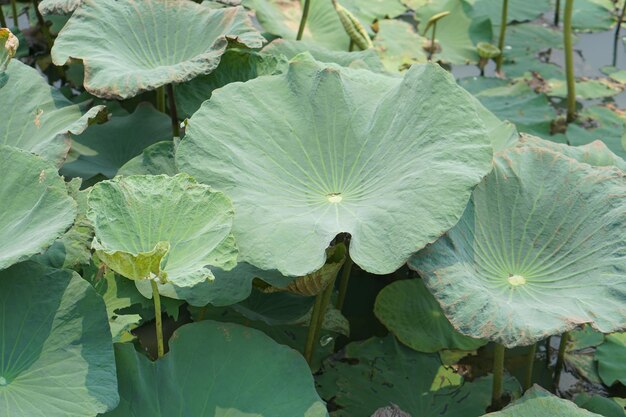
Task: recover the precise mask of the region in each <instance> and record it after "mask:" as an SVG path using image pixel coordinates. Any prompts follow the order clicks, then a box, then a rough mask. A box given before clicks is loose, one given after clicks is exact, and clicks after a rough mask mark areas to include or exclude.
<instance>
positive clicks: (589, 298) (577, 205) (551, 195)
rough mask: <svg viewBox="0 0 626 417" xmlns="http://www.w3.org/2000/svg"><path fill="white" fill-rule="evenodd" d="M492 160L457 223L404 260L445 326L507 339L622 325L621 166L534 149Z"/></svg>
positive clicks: (624, 184) (524, 340) (522, 341)
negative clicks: (430, 294) (437, 308)
mask: <svg viewBox="0 0 626 417" xmlns="http://www.w3.org/2000/svg"><path fill="white" fill-rule="evenodd" d="M494 165H495V166H494V170H493V172H492V173H491V174H489V175H488V176H487V177H486V178H485V179H484V180H483V182H482V183H481V184H479V185H478V187H477V188H476V189H475V191H474V194H473V196H472V200H471V202H470V204H469V205H468V207H467V209H466V211H465V214H464V215H463V217H462V218H461V220H460V222H459V223H458V224H457V225H456V226H455V227H454V228H453V229H452V230H450V231H449V232H448V233H447V235H446V236H445V237H443V238H441V239H439V240H438V241H437V242H436V243H434V244H433V245H432V246H430V247H428V248H427V249H425V250H423V251H421V252H418V253H417V254H415V255H414V257H413V258H411V260H410V261H409V266H410V267H411V268H413V269H416V270H418V271H419V272H420V274H421V275H422V277H423V278H424V280H425V283H426V285H427V286H428V288H429V289H430V290H431V292H433V294H434V295H435V298H437V299H438V301H439V303H440V304H441V306H442V307H443V310H444V312H445V313H446V315H447V317H448V318H449V319H450V321H451V322H452V324H453V325H454V326H455V327H456V328H457V329H459V330H460V331H461V333H464V334H466V335H469V336H473V337H482V338H487V339H490V340H493V341H496V342H498V343H502V344H504V345H505V346H507V347H512V346H519V345H529V344H532V343H534V342H536V341H538V340H540V339H543V338H545V337H547V336H550V335H553V334H558V333H563V332H565V331H568V330H571V329H572V328H574V327H576V326H577V325H579V324H582V323H590V324H591V325H592V326H593V327H594V328H596V329H598V330H600V331H601V332H612V331H615V330H618V329H622V328H624V327H625V326H626V321H625V320H626V305H625V304H624V297H626V281H624V274H625V273H626V265H625V264H624V262H623V260H624V256H625V250H626V249H625V248H624V235H623V231H624V226H625V222H626V198H625V195H626V181H624V172H623V171H621V170H619V169H618V168H615V167H592V166H590V165H589V164H584V163H580V162H578V161H576V160H575V159H572V158H569V157H566V156H564V155H561V154H558V153H555V152H552V151H549V150H547V149H546V148H544V147H538V148H532V147H524V146H522V147H517V148H512V149H508V150H506V151H504V152H502V153H500V154H498V156H497V158H496V159H495V162H494ZM555 300H558V302H555Z"/></svg>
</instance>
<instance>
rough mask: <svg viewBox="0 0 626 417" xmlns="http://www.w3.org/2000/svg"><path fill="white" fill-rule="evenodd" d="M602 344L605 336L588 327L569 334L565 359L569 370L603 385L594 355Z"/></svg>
mask: <svg viewBox="0 0 626 417" xmlns="http://www.w3.org/2000/svg"><path fill="white" fill-rule="evenodd" d="M602 342H604V335H603V334H602V333H600V332H598V331H595V330H593V329H592V328H591V327H590V326H588V325H585V326H583V328H582V329H576V330H572V331H571V332H569V336H568V338H567V344H566V347H565V355H564V357H563V359H564V361H565V364H567V366H568V369H571V370H573V371H574V372H575V374H576V375H577V376H579V377H580V378H582V379H584V380H587V381H589V382H591V383H593V384H598V385H601V384H602V381H601V380H600V376H599V375H598V370H597V365H596V363H595V361H594V354H595V350H596V349H595V348H596V346H598V345H600V344H601V343H602ZM585 408H586V407H585Z"/></svg>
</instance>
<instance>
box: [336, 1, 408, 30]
mask: <svg viewBox="0 0 626 417" xmlns="http://www.w3.org/2000/svg"><path fill="white" fill-rule="evenodd" d="M341 5H342V6H343V7H345V8H346V9H348V10H350V12H351V13H353V14H354V15H355V16H356V18H357V19H359V20H360V21H361V22H363V23H364V24H366V25H369V24H371V23H372V22H374V21H375V20H380V19H383V18H393V17H397V16H400V15H401V14H403V13H404V12H406V9H407V8H406V6H405V5H404V4H402V2H401V1H400V0H367V1H363V0H341Z"/></svg>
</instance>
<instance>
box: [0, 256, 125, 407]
mask: <svg viewBox="0 0 626 417" xmlns="http://www.w3.org/2000/svg"><path fill="white" fill-rule="evenodd" d="M0 306H1V307H2V320H0V334H2V349H1V350H0V358H1V361H0V410H2V415H4V416H7V417H8V416H24V417H26V416H28V417H93V416H95V415H96V414H98V413H101V412H105V411H107V410H110V409H112V408H113V407H115V406H116V404H117V402H118V399H119V397H118V394H117V384H116V379H115V373H116V372H115V362H114V358H113V346H112V343H111V338H110V336H109V329H108V324H107V315H106V311H105V308H104V303H103V302H102V299H101V298H100V297H99V296H98V295H97V294H96V292H95V291H94V290H93V288H91V286H90V285H89V284H88V283H87V282H86V281H84V280H83V279H81V278H80V277H79V276H78V275H77V274H76V273H73V272H70V271H67V270H58V269H52V268H47V267H45V266H43V265H40V264H38V263H35V262H24V263H20V264H17V265H14V266H12V267H11V268H9V269H5V270H3V271H0Z"/></svg>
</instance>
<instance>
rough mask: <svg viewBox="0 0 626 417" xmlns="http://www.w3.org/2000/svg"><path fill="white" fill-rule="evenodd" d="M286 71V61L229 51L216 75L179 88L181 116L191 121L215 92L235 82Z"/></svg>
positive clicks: (241, 51)
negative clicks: (190, 118) (193, 115)
mask: <svg viewBox="0 0 626 417" xmlns="http://www.w3.org/2000/svg"><path fill="white" fill-rule="evenodd" d="M286 68H287V61H286V60H285V58H284V57H276V56H273V55H268V54H264V53H259V52H255V51H251V50H246V49H229V50H227V51H226V53H224V55H223V56H222V59H221V61H220V64H219V65H218V66H217V68H216V69H215V70H214V71H213V72H211V73H210V74H208V75H201V76H199V77H196V78H194V79H193V80H191V81H189V82H187V83H184V84H181V85H179V86H177V87H176V89H175V90H174V94H175V95H176V105H177V106H178V109H180V112H181V114H182V115H184V116H185V117H190V116H191V115H192V114H194V113H195V112H196V111H197V110H198V109H199V108H200V106H201V105H202V103H203V102H204V101H205V100H208V99H209V98H210V97H211V94H212V93H213V90H215V89H217V88H220V87H223V86H225V85H226V84H230V83H232V82H236V81H248V80H251V79H253V78H256V77H259V76H261V75H273V74H279V73H280V72H282V71H283V70H285V69H286Z"/></svg>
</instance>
